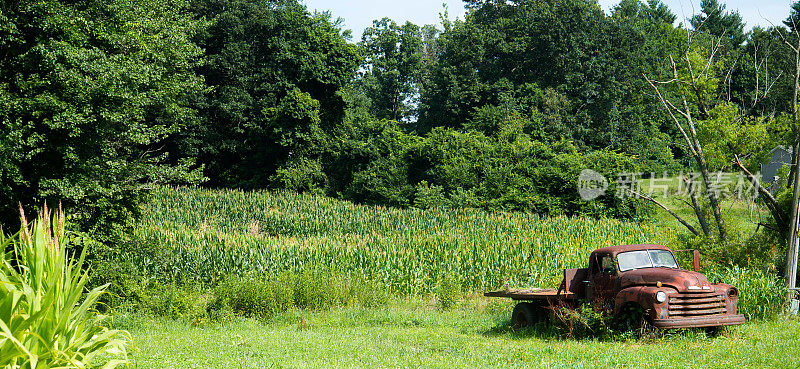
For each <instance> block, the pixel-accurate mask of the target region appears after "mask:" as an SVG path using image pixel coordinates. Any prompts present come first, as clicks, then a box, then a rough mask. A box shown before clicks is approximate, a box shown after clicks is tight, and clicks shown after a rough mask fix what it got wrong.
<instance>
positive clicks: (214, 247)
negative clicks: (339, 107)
mask: <svg viewBox="0 0 800 369" xmlns="http://www.w3.org/2000/svg"><path fill="white" fill-rule="evenodd" d="M133 238H134V244H135V245H136V250H137V251H135V252H129V253H125V254H124V258H125V259H126V261H128V262H130V263H132V264H133V265H135V266H136V268H138V269H139V272H141V273H143V274H144V275H149V276H158V277H159V278H163V279H165V280H167V281H170V282H176V283H186V282H197V283H200V284H203V285H215V284H216V283H218V282H219V281H220V280H222V279H223V278H224V277H225V276H227V275H231V274H239V275H244V274H250V273H274V274H277V273H280V272H285V271H292V272H297V273H300V272H302V271H303V270H305V269H309V268H311V269H324V270H329V271H335V272H336V273H343V274H348V275H354V276H358V277H363V278H365V279H367V280H371V281H373V282H376V283H381V284H383V285H385V286H387V288H388V289H389V290H390V291H391V292H393V293H398V294H409V295H417V294H429V293H431V292H432V291H434V290H435V288H436V286H437V284H438V283H439V281H440V280H441V279H442V277H443V276H445V275H449V277H451V278H453V279H454V280H455V281H457V283H458V284H459V285H460V287H461V288H462V289H463V290H477V291H481V290H484V289H489V288H498V287H502V286H504V285H505V286H545V287H548V286H549V287H553V286H555V285H556V284H557V283H558V282H559V281H560V277H561V270H562V269H564V268H574V267H583V266H585V265H586V263H587V258H588V254H589V253H590V252H591V251H592V250H594V249H596V248H599V247H604V246H611V245H617V244H629V243H659V244H667V245H669V244H670V243H671V242H674V241H673V239H674V237H673V236H672V235H671V232H670V231H669V230H668V229H666V228H659V227H656V226H654V225H649V224H643V225H642V226H641V228H640V227H639V226H637V224H636V223H628V222H621V221H618V220H609V219H601V220H595V219H585V218H566V217H553V218H546V217H540V216H536V215H532V214H521V213H487V212H484V211H480V210H474V209H432V210H430V209H429V210H419V209H407V210H404V209H394V208H385V207H380V206H361V205H354V204H351V203H349V202H345V201H339V200H335V199H331V198H328V197H322V196H314V195H302V194H295V193H272V192H266V191H263V192H261V191H257V192H243V191H236V190H206V189H195V188H159V189H156V190H154V191H153V200H152V201H151V202H150V203H149V204H148V205H146V206H145V208H144V209H143V215H142V218H141V220H140V221H139V223H138V225H137V226H136V229H135V232H134V235H133Z"/></svg>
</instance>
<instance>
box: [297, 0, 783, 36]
mask: <svg viewBox="0 0 800 369" xmlns="http://www.w3.org/2000/svg"><path fill="white" fill-rule="evenodd" d="M663 1H664V3H666V4H667V5H668V6H669V7H670V9H672V11H673V12H674V13H675V14H676V15H678V19H679V20H681V19H684V18H685V17H690V16H691V15H692V14H693V13H694V12H695V10H696V9H699V7H700V6H699V4H700V0H663ZM304 2H305V3H306V5H308V7H309V9H317V10H330V11H331V12H332V13H333V16H334V17H341V18H343V19H344V26H345V28H347V29H352V30H353V39H354V41H358V40H360V39H361V32H362V31H363V30H364V28H366V27H369V26H370V25H371V24H372V21H373V20H374V19H380V18H383V17H389V18H392V19H394V20H395V21H398V22H405V21H407V20H408V21H412V22H414V23H416V24H419V25H423V24H432V23H439V13H440V12H441V11H442V9H443V8H442V3H446V4H447V6H448V13H449V14H450V19H455V18H456V17H459V18H462V19H463V17H464V12H465V10H464V5H463V4H464V3H463V2H462V1H461V0H438V1H437V0H402V1H397V0H369V1H365V0H356V1H353V0H304ZM599 2H600V5H601V6H602V7H603V9H605V10H607V11H608V10H609V9H611V7H612V6H613V5H614V4H616V3H618V2H619V0H599ZM720 2H722V3H724V4H726V5H727V9H728V10H731V9H737V10H739V13H740V14H742V18H744V20H745V22H746V23H747V28H748V29H749V28H750V27H753V26H755V25H761V26H769V25H770V22H772V23H774V24H778V23H779V22H780V21H782V20H783V19H785V18H786V17H787V16H788V15H789V4H791V3H792V1H789V0H759V1H752V0H721V1H720Z"/></svg>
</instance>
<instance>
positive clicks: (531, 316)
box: [511, 302, 545, 329]
mask: <svg viewBox="0 0 800 369" xmlns="http://www.w3.org/2000/svg"><path fill="white" fill-rule="evenodd" d="M544 319H545V314H544V311H543V309H542V307H541V306H539V305H536V304H533V303H530V302H520V303H519V304H517V306H515V307H514V312H512V313H511V327H512V328H514V329H522V328H527V327H532V326H533V325H534V324H536V323H538V322H541V321H543V320H544Z"/></svg>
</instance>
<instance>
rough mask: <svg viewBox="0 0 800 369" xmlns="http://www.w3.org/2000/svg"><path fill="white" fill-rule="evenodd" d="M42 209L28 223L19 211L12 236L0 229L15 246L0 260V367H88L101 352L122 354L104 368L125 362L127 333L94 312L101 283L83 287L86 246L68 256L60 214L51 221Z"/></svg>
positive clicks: (6, 244) (4, 241)
mask: <svg viewBox="0 0 800 369" xmlns="http://www.w3.org/2000/svg"><path fill="white" fill-rule="evenodd" d="M43 214H44V215H43V216H42V218H40V219H38V220H37V221H35V222H34V223H33V224H32V225H31V226H28V224H26V221H25V219H24V216H23V226H22V230H21V231H20V233H19V234H18V235H16V236H13V237H9V238H6V237H5V236H4V235H2V232H0V245H2V247H3V248H4V249H8V248H9V247H11V248H13V250H14V251H13V254H12V255H4V257H3V258H2V261H1V262H0V328H2V331H3V333H2V335H1V336H2V338H0V353H2V355H0V367H3V368H52V367H91V366H92V365H93V364H94V362H95V361H96V360H97V359H98V356H99V355H103V354H111V355H115V356H121V359H115V360H111V361H109V362H108V363H107V364H106V365H105V366H104V367H106V368H115V367H119V366H122V365H127V364H128V363H129V362H128V359H127V351H126V347H127V345H128V342H129V341H130V340H131V337H130V334H128V332H125V331H120V330H113V329H109V328H107V327H105V326H104V325H103V324H102V320H103V316H101V315H98V314H96V313H94V311H93V308H94V306H95V304H96V303H97V301H98V299H99V298H100V295H101V294H102V293H103V292H104V290H105V286H100V287H95V288H93V289H92V290H90V291H89V292H88V293H85V291H84V288H85V286H86V284H87V282H88V279H89V276H88V272H85V271H82V270H81V268H82V267H83V261H84V256H85V254H86V253H85V250H84V252H83V253H82V254H81V255H80V257H79V258H77V259H70V258H68V256H67V251H66V250H67V247H68V243H67V238H66V237H65V235H64V216H63V214H62V213H61V212H58V213H57V214H56V217H55V219H53V221H52V223H51V222H50V219H49V217H48V212H47V209H46V208H45V210H44V212H43Z"/></svg>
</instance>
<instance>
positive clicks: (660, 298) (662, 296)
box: [656, 291, 667, 304]
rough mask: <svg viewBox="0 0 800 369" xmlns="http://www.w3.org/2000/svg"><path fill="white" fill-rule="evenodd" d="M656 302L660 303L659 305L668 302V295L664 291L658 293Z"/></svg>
mask: <svg viewBox="0 0 800 369" xmlns="http://www.w3.org/2000/svg"><path fill="white" fill-rule="evenodd" d="M656 301H658V303H659V304H660V303H663V302H664V301H667V293H666V292H664V291H658V292H656Z"/></svg>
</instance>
